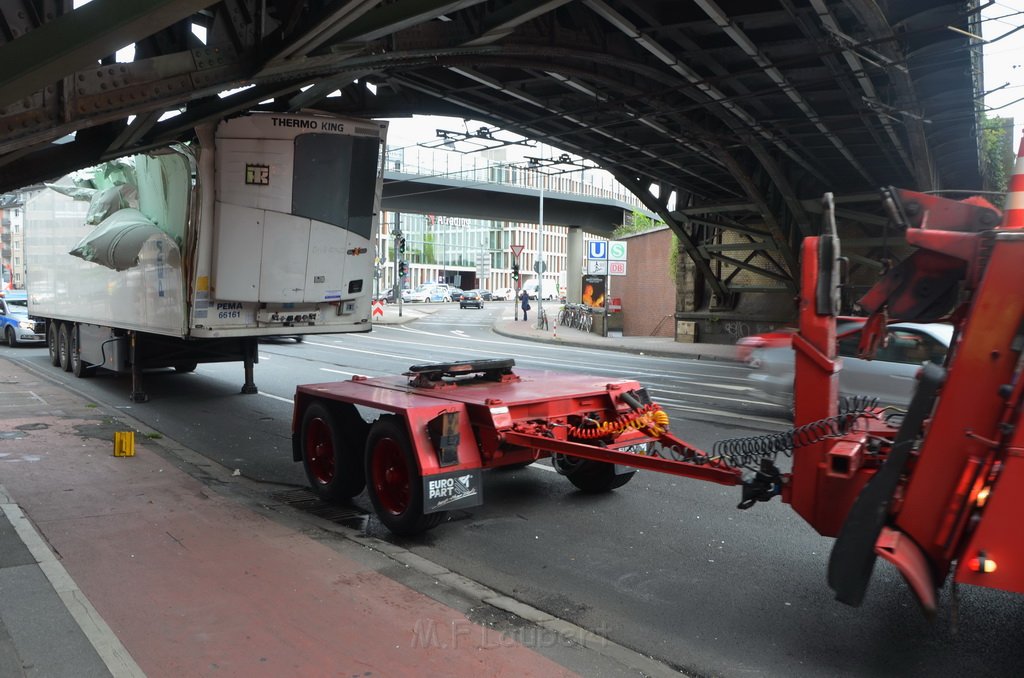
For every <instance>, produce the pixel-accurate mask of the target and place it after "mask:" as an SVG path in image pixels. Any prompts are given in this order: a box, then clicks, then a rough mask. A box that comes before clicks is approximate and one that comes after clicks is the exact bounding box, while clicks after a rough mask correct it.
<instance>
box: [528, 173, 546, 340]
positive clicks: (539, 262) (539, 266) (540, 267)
mask: <svg viewBox="0 0 1024 678" xmlns="http://www.w3.org/2000/svg"><path fill="white" fill-rule="evenodd" d="M540 163H541V161H540V159H538V158H530V165H531V166H533V167H536V168H537V178H538V179H540V218H539V219H537V259H536V261H534V262H533V271H534V272H535V273H536V274H537V329H538V330H540V329H543V328H544V324H543V322H542V321H543V318H544V315H543V313H544V271H546V270H547V264H545V263H544V184H545V182H546V180H547V176H546V175H545V174H544V173H543V172H541V171H540Z"/></svg>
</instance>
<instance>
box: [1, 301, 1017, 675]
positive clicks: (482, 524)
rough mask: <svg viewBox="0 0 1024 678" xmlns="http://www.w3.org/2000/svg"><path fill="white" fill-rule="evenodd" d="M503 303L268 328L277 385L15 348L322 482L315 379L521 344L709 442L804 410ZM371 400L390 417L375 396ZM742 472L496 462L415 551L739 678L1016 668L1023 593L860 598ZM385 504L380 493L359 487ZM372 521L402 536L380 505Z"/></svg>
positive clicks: (270, 481) (262, 377)
mask: <svg viewBox="0 0 1024 678" xmlns="http://www.w3.org/2000/svg"><path fill="white" fill-rule="evenodd" d="M503 306H504V305H502V307H501V308H499V307H497V305H489V306H488V307H487V308H486V309H485V310H484V311H477V310H475V309H467V310H461V311H460V310H459V309H458V308H457V305H453V306H452V307H451V308H446V309H444V310H442V311H440V312H438V313H436V314H434V315H432V316H429V317H427V318H424V319H422V320H419V321H417V322H415V323H413V324H411V325H405V326H382V327H378V328H376V329H375V330H374V332H373V333H371V334H366V335H347V336H341V335H328V336H321V337H309V338H307V339H306V341H305V343H303V344H295V343H293V342H291V341H290V340H279V341H274V342H267V343H264V344H261V348H260V364H259V365H258V366H257V369H256V383H257V385H258V386H259V387H260V391H261V392H260V394H258V395H254V396H242V395H239V394H238V390H239V387H240V385H241V381H242V370H241V366H240V365H238V364H223V365H203V366H200V368H199V369H198V370H197V371H196V372H195V373H194V374H184V375H182V374H174V373H171V372H161V373H152V374H149V375H147V384H146V387H147V390H148V391H149V393H150V395H151V397H152V401H151V402H150V403H147V404H130V403H127V402H126V399H125V397H126V394H127V392H128V385H129V382H128V380H127V379H125V378H120V377H113V376H110V375H107V376H100V377H97V378H95V379H89V380H75V379H74V378H73V377H71V375H68V374H65V373H61V372H59V371H57V370H56V368H53V367H50V366H49V365H48V363H47V361H46V358H45V352H44V351H43V350H41V349H15V350H12V349H9V348H3V349H0V350H4V351H7V352H13V354H14V355H16V356H17V357H18V358H19V359H22V360H25V361H28V362H30V363H32V364H34V365H36V366H38V367H39V368H40V369H46V370H49V371H50V373H51V374H52V375H54V376H58V377H59V378H62V379H67V380H68V382H69V383H72V384H73V385H74V386H75V387H76V388H80V389H83V390H84V391H86V392H87V393H89V394H90V395H91V396H92V397H95V398H96V399H98V400H100V401H103V402H105V403H108V404H111V405H112V406H116V407H119V408H123V409H126V410H129V411H130V413H131V414H132V416H134V417H136V418H138V419H140V420H142V421H144V422H145V423H147V424H148V425H150V426H152V427H153V428H155V429H157V430H159V431H162V432H163V433H164V434H166V435H167V436H169V437H172V438H174V439H176V440H178V441H179V442H181V443H183V444H185V445H187V446H189V447H191V448H193V449H195V450H196V451H198V452H200V453H202V454H204V455H206V456H208V457H209V458H211V459H214V460H216V461H217V462H219V463H221V464H223V465H224V466H226V467H228V468H237V469H239V470H240V472H241V473H243V474H244V475H246V476H247V477H250V478H253V479H256V480H260V481H263V482H266V483H267V487H268V492H270V491H272V490H274V489H278V488H279V487H280V486H281V485H286V486H287V485H295V486H304V485H305V479H304V477H303V473H302V469H301V466H300V465H299V464H294V463H292V462H291V454H290V427H289V425H290V418H291V394H292V393H293V392H294V387H295V385H296V384H299V383H314V382H321V381H331V380H336V379H345V378H348V377H349V376H351V375H353V374H366V375H370V376H376V375H383V374H394V373H396V372H401V371H404V370H405V369H407V368H408V367H409V366H410V365H412V364H418V363H429V362H442V361H445V360H451V359H465V358H469V357H481V358H494V357H505V356H508V357H513V358H515V360H516V363H517V364H518V365H522V366H524V367H544V368H548V369H557V370H565V371H579V372H588V373H597V374H607V375H609V376H616V377H619V376H621V377H631V378H636V379H638V380H639V381H640V382H641V383H643V384H645V385H646V386H647V387H648V388H649V390H650V392H651V394H652V396H653V397H654V398H655V399H656V400H657V401H658V402H660V403H661V404H663V405H664V406H665V407H666V409H667V411H668V412H669V414H670V416H671V418H672V428H673V430H674V431H675V432H676V433H677V434H678V435H680V436H681V437H683V438H684V439H686V440H688V441H690V442H691V443H693V444H695V445H697V446H699V447H703V448H705V449H709V448H710V446H711V444H712V443H713V442H714V441H716V440H720V439H722V438H727V437H738V436H747V435H758V434H762V433H766V432H770V431H778V430H782V429H784V428H785V427H786V426H787V422H786V420H785V419H784V418H783V416H784V413H783V412H782V411H781V410H779V409H778V408H774V407H772V406H768V405H764V404H762V403H761V402H760V401H759V400H758V398H757V397H756V395H754V394H753V393H752V392H751V391H750V390H749V389H748V388H747V386H746V382H745V372H744V369H743V368H742V367H739V366H735V365H729V364H724V363H714V362H708V361H699V362H698V361H687V360H682V359H669V358H657V357H651V356H634V355H629V354H623V353H617V352H612V351H595V350H583V349H576V348H566V347H556V346H549V345H544V344H537V343H530V342H520V341H515V340H511V339H507V338H504V337H499V336H497V335H494V334H493V333H491V332H490V330H489V328H490V325H491V323H492V321H493V318H494V316H495V314H499V313H503V312H507V309H505V308H504V307H503ZM366 414H367V416H372V413H370V412H367V413H366ZM739 498H740V496H739V489H738V488H726V487H721V486H718V485H713V484H706V483H701V482H698V481H693V480H686V479H681V478H676V477H673V476H667V475H662V474H657V473H639V474H637V475H636V476H635V477H634V479H633V480H632V481H631V482H630V483H629V484H627V485H626V486H625V487H623V488H621V489H620V490H617V491H616V492H613V493H610V494H607V495H600V496H590V495H583V494H580V493H578V492H575V491H574V490H573V488H572V486H571V485H570V484H569V483H568V481H566V480H565V479H563V478H562V477H560V476H558V475H557V474H555V473H554V472H553V471H551V470H550V468H549V467H547V466H546V465H545V464H535V465H533V466H530V467H528V468H526V469H523V470H519V471H494V472H490V473H488V475H487V478H486V482H485V491H484V499H485V503H484V505H483V506H482V507H478V508H474V509H472V510H470V511H460V512H456V513H455V514H453V515H452V516H451V520H449V521H448V522H446V523H444V524H442V525H441V526H439V527H438V528H436V529H435V530H433V531H432V532H430V533H428V534H427V535H426V536H424V537H422V538H419V539H417V540H401V541H400V542H399V543H401V544H402V545H403V546H404V547H406V548H409V549H410V550H412V551H414V552H416V553H418V554H420V555H422V556H424V557H426V558H429V559H430V560H432V561H435V562H437V563H440V564H442V565H444V566H445V567H448V568H450V569H452V570H454V571H457V572H459V573H461V574H464V575H466V576H468V577H471V578H473V579H476V580H478V581H480V582H482V583H484V584H486V585H487V586H490V587H492V588H495V589H498V590H501V591H504V592H506V593H509V594H511V595H513V596H515V597H516V598H518V599H520V600H522V601H524V602H527V603H529V604H531V605H534V606H536V607H538V608H541V609H543V610H545V611H547V612H549V613H551V614H554V615H557V616H559V617H562V618H565V619H568V620H570V621H572V622H575V623H577V624H580V625H581V626H584V627H586V628H589V629H591V630H593V631H595V632H597V633H599V634H601V635H604V636H606V637H609V638H611V639H612V640H614V641H616V642H619V643H622V644H624V645H627V646H629V647H632V648H634V649H637V650H639V651H641V652H643V653H644V654H647V655H650V656H652V657H655V658H658V659H660V660H662V661H664V662H667V663H669V664H671V665H674V666H677V667H679V668H680V669H682V670H685V671H686V672H688V673H691V674H700V675H723V676H750V675H753V676H760V675H764V676H882V675H893V676H906V675H929V676H964V675H981V674H986V675H1007V676H1009V675H1017V674H1018V673H1019V667H1020V665H1021V664H1022V662H1024V647H1022V645H1021V643H1020V642H1019V638H1020V632H1021V630H1022V629H1024V624H1022V621H1024V607H1022V606H1021V601H1020V599H1019V597H1016V596H1012V595H1008V594H1003V593H1000V592H996V591H989V590H983V589H974V588H968V587H961V588H960V591H959V610H958V620H959V623H958V629H957V631H956V632H955V633H954V632H953V630H952V629H951V624H950V621H949V610H950V607H951V605H950V599H949V587H947V589H946V591H945V597H944V600H943V609H944V613H943V615H942V616H941V617H940V618H939V619H937V620H934V621H929V620H927V619H926V618H925V617H924V616H923V615H922V613H921V612H920V611H919V610H918V608H917V605H916V603H915V601H914V599H913V597H912V596H911V594H910V593H909V592H908V591H907V589H906V587H905V586H904V584H903V582H902V580H901V579H900V577H899V575H898V574H896V573H895V571H894V570H893V569H892V568H890V567H889V566H888V565H885V564H880V565H879V566H878V567H876V572H875V578H874V580H873V582H872V585H871V589H870V590H869V593H868V597H867V600H866V601H865V603H864V605H863V606H862V607H861V608H858V609H852V608H848V607H845V606H843V605H841V604H839V603H837V602H835V601H834V600H833V599H832V595H831V591H830V589H829V588H828V586H827V585H826V583H825V571H826V564H827V559H828V554H829V550H830V548H831V540H829V539H825V538H822V537H819V536H818V535H817V534H815V533H814V532H813V530H811V529H810V528H809V527H808V526H807V525H806V524H805V523H804V522H803V521H802V520H801V519H800V518H799V517H797V516H796V514H795V513H794V512H793V511H792V510H791V509H790V508H789V507H788V506H786V505H784V504H782V503H781V502H779V501H777V500H775V501H773V502H770V503H767V504H758V505H757V506H755V507H754V508H752V509H751V510H748V511H739V510H737V509H736V504H737V503H738V501H739ZM355 503H356V504H357V505H358V506H360V507H362V508H363V509H366V510H368V509H369V502H368V500H367V499H366V498H365V496H360V497H358V498H357V499H356V502H355ZM365 529H366V531H367V532H369V533H371V534H374V535H375V536H379V537H382V538H387V539H391V540H393V541H396V540H394V539H393V538H392V537H391V536H390V535H389V534H388V533H387V532H386V531H384V530H383V528H382V527H381V526H380V525H379V524H378V523H377V522H376V521H375V520H373V519H371V520H368V521H367V523H366V527H365Z"/></svg>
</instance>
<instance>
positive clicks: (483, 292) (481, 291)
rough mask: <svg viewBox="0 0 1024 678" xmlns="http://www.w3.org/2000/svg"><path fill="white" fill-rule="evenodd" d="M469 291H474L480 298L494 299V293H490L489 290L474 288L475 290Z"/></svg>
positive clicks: (485, 299)
mask: <svg viewBox="0 0 1024 678" xmlns="http://www.w3.org/2000/svg"><path fill="white" fill-rule="evenodd" d="M469 291H470V292H476V293H477V294H479V295H480V298H481V299H483V300H484V301H494V294H492V293H491V291H490V290H485V289H475V290H469Z"/></svg>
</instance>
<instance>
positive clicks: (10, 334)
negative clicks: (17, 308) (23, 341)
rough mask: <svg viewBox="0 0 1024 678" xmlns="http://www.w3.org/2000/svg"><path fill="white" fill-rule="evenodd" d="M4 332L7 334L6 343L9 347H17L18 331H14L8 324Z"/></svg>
mask: <svg viewBox="0 0 1024 678" xmlns="http://www.w3.org/2000/svg"><path fill="white" fill-rule="evenodd" d="M4 333H5V334H6V335H7V337H6V338H7V345H8V346H10V347H11V348H17V347H18V343H19V342H18V333H17V332H15V331H14V328H13V327H11V326H10V325H8V326H7V329H6V330H5V332H4Z"/></svg>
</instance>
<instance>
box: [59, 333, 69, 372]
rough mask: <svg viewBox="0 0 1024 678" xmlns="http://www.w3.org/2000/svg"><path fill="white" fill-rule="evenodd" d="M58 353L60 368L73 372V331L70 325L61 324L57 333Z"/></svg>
mask: <svg viewBox="0 0 1024 678" xmlns="http://www.w3.org/2000/svg"><path fill="white" fill-rule="evenodd" d="M57 353H58V354H60V368H61V369H62V370H64V371H65V372H70V371H71V330H70V328H69V326H68V323H61V324H60V330H58V332H57Z"/></svg>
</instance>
